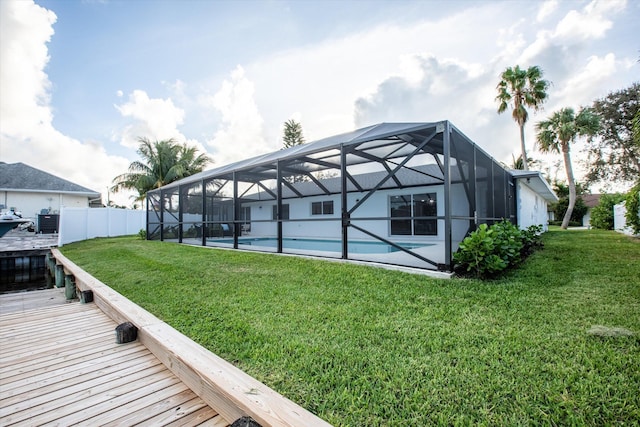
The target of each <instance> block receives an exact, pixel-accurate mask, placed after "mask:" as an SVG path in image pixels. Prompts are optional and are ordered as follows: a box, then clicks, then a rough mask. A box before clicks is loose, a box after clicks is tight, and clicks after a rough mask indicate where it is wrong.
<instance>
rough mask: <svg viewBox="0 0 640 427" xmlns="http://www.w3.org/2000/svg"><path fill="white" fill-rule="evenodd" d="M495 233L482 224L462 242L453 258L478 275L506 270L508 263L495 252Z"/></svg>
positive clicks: (468, 270) (482, 275)
mask: <svg viewBox="0 0 640 427" xmlns="http://www.w3.org/2000/svg"><path fill="white" fill-rule="evenodd" d="M493 233H494V231H493V230H491V229H489V227H488V226H487V224H480V226H479V227H478V229H477V230H475V231H474V232H473V233H471V234H470V235H469V236H468V237H466V238H465V239H464V240H463V241H462V242H461V243H460V247H459V248H458V250H457V251H456V253H454V254H453V259H454V260H455V261H456V262H457V263H459V265H460V266H461V267H462V268H466V271H467V272H473V273H474V274H475V276H476V277H484V276H486V275H487V274H488V273H495V272H498V271H502V270H504V269H505V268H506V267H507V263H506V262H505V261H504V260H503V259H502V258H500V257H499V256H498V255H496V253H495V239H494V237H493Z"/></svg>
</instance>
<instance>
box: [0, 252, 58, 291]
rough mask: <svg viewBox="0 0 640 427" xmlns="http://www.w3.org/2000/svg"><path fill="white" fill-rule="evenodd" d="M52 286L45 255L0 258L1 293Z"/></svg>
mask: <svg viewBox="0 0 640 427" xmlns="http://www.w3.org/2000/svg"><path fill="white" fill-rule="evenodd" d="M52 286H53V281H52V279H51V277H50V276H49V273H48V272H47V268H46V257H45V256H44V255H30V256H22V257H7V258H0V294H6V293H11V292H21V291H32V290H38V289H47V288H51V287H52Z"/></svg>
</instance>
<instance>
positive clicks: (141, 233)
mask: <svg viewBox="0 0 640 427" xmlns="http://www.w3.org/2000/svg"><path fill="white" fill-rule="evenodd" d="M138 237H140V238H141V239H142V240H147V230H145V229H143V228H141V229H140V231H138Z"/></svg>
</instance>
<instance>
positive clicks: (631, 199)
mask: <svg viewBox="0 0 640 427" xmlns="http://www.w3.org/2000/svg"><path fill="white" fill-rule="evenodd" d="M624 206H625V208H626V209H627V213H626V214H625V219H626V220H627V226H629V227H631V230H632V231H633V234H640V214H638V212H639V210H640V183H638V184H636V185H635V186H634V187H633V188H632V189H631V191H629V192H628V193H627V198H626V202H625V204H624Z"/></svg>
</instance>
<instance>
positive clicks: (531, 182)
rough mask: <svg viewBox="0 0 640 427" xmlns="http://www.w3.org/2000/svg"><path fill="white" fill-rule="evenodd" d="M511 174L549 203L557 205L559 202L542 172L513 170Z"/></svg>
mask: <svg viewBox="0 0 640 427" xmlns="http://www.w3.org/2000/svg"><path fill="white" fill-rule="evenodd" d="M509 173H511V175H513V177H514V178H515V179H517V180H520V181H521V182H522V183H523V184H524V185H526V186H527V187H529V188H531V189H532V190H533V191H535V192H536V193H538V194H540V195H541V196H542V197H544V199H545V200H546V201H547V202H550V203H555V202H557V201H558V200H559V199H558V196H556V193H554V192H553V189H551V186H550V185H549V183H548V182H547V180H546V179H544V177H543V176H542V172H540V171H524V170H517V169H512V170H510V171H509Z"/></svg>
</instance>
